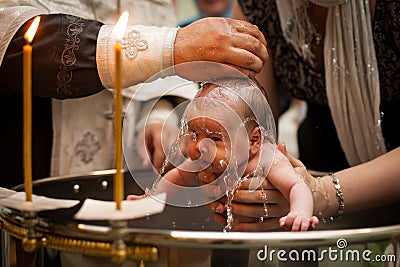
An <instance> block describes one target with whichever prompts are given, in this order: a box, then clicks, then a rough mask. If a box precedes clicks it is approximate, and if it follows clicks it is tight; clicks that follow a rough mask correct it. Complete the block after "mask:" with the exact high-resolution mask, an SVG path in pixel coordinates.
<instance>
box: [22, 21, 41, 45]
mask: <svg viewBox="0 0 400 267" xmlns="http://www.w3.org/2000/svg"><path fill="white" fill-rule="evenodd" d="M39 22H40V16H37V17H36V18H35V19H34V20H33V22H32V24H31V26H29V29H28V30H27V31H26V33H25V35H24V38H25V40H26V41H27V42H28V43H31V42H32V40H33V37H34V36H35V33H36V30H37V28H38V26H39Z"/></svg>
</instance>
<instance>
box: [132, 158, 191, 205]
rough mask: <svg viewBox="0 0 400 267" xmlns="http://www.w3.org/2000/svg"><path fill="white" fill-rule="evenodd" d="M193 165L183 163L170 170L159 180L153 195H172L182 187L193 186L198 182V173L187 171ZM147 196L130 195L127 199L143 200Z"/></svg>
mask: <svg viewBox="0 0 400 267" xmlns="http://www.w3.org/2000/svg"><path fill="white" fill-rule="evenodd" d="M191 164H192V162H191V161H189V160H188V161H187V162H184V163H182V164H181V165H179V166H178V167H175V168H173V169H171V170H169V171H168V172H167V173H166V174H164V175H163V176H162V178H161V179H160V180H159V182H158V184H157V186H156V188H155V191H152V192H151V194H152V195H156V194H159V193H164V192H165V193H167V194H171V195H172V194H173V193H174V192H176V191H177V190H178V188H179V187H181V186H191V185H193V184H194V183H195V181H196V176H197V172H189V171H186V170H190V169H191V167H192V166H191ZM192 169H193V168H192ZM177 186H178V187H177ZM145 196H146V195H142V196H135V195H129V196H128V197H127V199H128V200H135V199H139V198H143V197H145Z"/></svg>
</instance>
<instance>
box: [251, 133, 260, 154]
mask: <svg viewBox="0 0 400 267" xmlns="http://www.w3.org/2000/svg"><path fill="white" fill-rule="evenodd" d="M249 145H250V155H255V154H257V153H258V152H259V151H260V145H261V131H260V127H258V126H257V127H254V129H253V130H251V131H250V133H249Z"/></svg>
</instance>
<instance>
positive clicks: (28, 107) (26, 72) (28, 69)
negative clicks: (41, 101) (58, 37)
mask: <svg viewBox="0 0 400 267" xmlns="http://www.w3.org/2000/svg"><path fill="white" fill-rule="evenodd" d="M39 21H40V17H36V18H35V19H34V20H33V22H32V24H31V26H30V27H29V29H28V30H27V31H26V33H25V35H24V38H25V40H26V45H24V47H23V73H22V74H23V87H24V88H23V101H24V110H23V113H24V118H23V120H24V126H23V131H24V132H23V136H24V137H23V138H24V141H23V145H24V146H23V161H24V186H25V195H26V201H32V46H31V42H32V40H33V37H34V36H35V33H36V30H37V28H38V26H39Z"/></svg>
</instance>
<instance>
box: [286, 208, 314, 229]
mask: <svg viewBox="0 0 400 267" xmlns="http://www.w3.org/2000/svg"><path fill="white" fill-rule="evenodd" d="M318 223H319V220H318V218H317V217H316V216H312V217H311V218H309V217H304V216H302V215H299V214H295V213H291V212H289V214H288V215H286V216H284V217H282V218H280V220H279V225H280V226H281V227H283V226H286V227H290V228H291V230H292V231H308V230H313V229H315V227H317V225H318Z"/></svg>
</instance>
